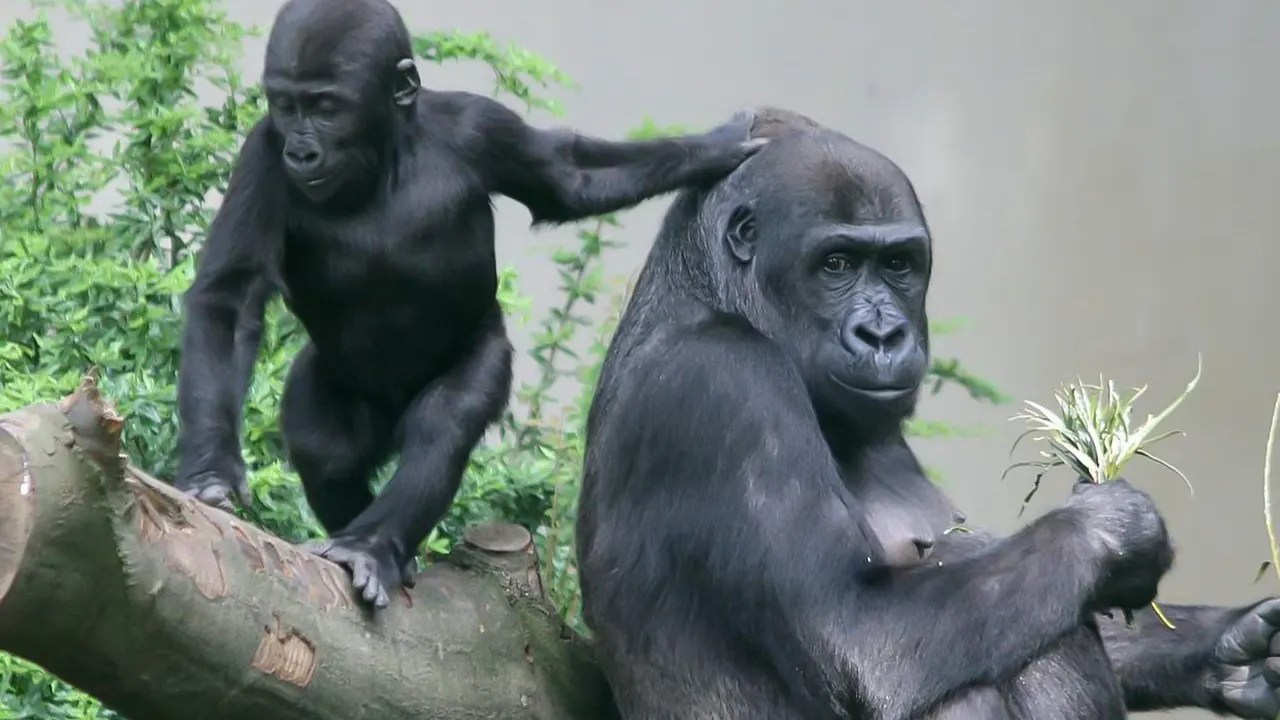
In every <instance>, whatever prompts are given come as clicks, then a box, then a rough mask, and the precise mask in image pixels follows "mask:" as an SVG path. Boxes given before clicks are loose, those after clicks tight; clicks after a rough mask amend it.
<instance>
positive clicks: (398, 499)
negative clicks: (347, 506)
mask: <svg viewBox="0 0 1280 720" xmlns="http://www.w3.org/2000/svg"><path fill="white" fill-rule="evenodd" d="M511 356H512V351H511V343H510V342H509V341H508V340H507V336H506V331H505V328H504V327H503V323H502V317H501V314H500V311H499V310H498V308H497V306H496V305H495V306H494V308H493V311H492V314H491V316H490V318H489V319H488V320H487V321H485V325H484V327H483V329H482V330H481V331H480V333H479V336H478V337H476V338H475V340H474V344H473V345H472V347H471V349H470V350H469V351H467V352H466V353H464V354H463V355H461V356H459V357H457V358H456V359H454V361H453V363H452V366H451V368H450V369H449V370H448V371H446V372H445V373H444V374H442V375H440V376H439V377H436V378H435V379H434V380H432V381H431V383H430V384H429V385H427V387H426V388H425V389H423V390H422V391H421V392H420V393H419V394H418V395H417V397H415V398H414V399H413V401H412V402H410V403H409V405H408V407H407V408H406V409H405V411H404V413H403V414H402V415H401V417H400V419H399V426H398V427H397V428H396V430H395V436H396V437H397V438H399V439H400V447H399V450H400V459H399V463H400V464H399V467H398V468H396V472H395V475H393V476H392V477H391V480H390V482H388V483H387V486H386V487H385V488H384V489H383V490H382V492H381V494H379V496H378V497H377V498H376V499H375V500H374V501H373V503H372V504H370V505H369V506H368V507H367V508H365V509H364V511H363V512H361V513H360V514H359V516H358V517H356V518H355V519H354V520H353V521H352V522H351V523H350V524H348V525H347V526H346V527H345V528H343V529H342V530H341V531H339V532H336V533H334V534H333V535H332V536H331V540H330V541H329V542H328V543H327V544H325V545H324V546H323V547H321V548H318V549H317V550H316V552H318V554H320V555H322V556H324V557H327V558H329V559H330V560H333V561H334V562H337V563H339V564H341V565H344V566H346V567H348V568H349V569H350V570H351V572H352V582H353V583H354V584H355V586H356V587H357V588H359V589H361V591H362V594H363V596H364V598H365V600H367V601H369V602H371V603H373V604H374V605H375V606H376V607H384V606H385V605H386V604H387V602H388V596H387V593H388V592H390V591H391V590H394V589H395V588H396V587H397V586H400V585H406V584H409V583H410V582H411V580H409V579H408V578H406V577H405V570H406V568H409V567H410V566H411V564H412V560H413V557H414V554H415V553H416V551H417V549H418V545H419V544H421V542H422V541H423V540H424V539H426V537H427V535H428V534H429V533H430V532H431V529H432V528H433V527H435V525H436V523H438V522H440V520H441V518H443V517H444V514H445V512H446V511H447V510H448V509H449V505H450V503H452V502H453V498H454V495H455V494H457V492H458V486H459V485H460V484H461V483H462V475H463V472H464V471H465V470H466V466H467V460H468V458H469V457H470V455H471V451H472V450H473V449H474V448H475V446H476V444H477V443H479V442H480V439H481V438H482V437H483V436H484V432H485V430H486V429H487V428H488V427H489V425H490V424H491V423H493V422H494V421H496V420H497V419H498V418H499V417H500V416H501V414H502V409H503V408H504V407H506V403H507V397H508V395H509V394H510V392H511V359H512V358H511ZM304 481H305V479H304Z"/></svg>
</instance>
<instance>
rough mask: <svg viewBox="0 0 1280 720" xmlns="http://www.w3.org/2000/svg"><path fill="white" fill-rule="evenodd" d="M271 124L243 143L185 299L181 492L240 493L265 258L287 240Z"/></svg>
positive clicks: (219, 500) (214, 500) (269, 288)
mask: <svg viewBox="0 0 1280 720" xmlns="http://www.w3.org/2000/svg"><path fill="white" fill-rule="evenodd" d="M267 122H269V120H267V119H265V118H264V119H263V120H262V121H260V122H259V123H258V125H256V126H255V127H254V128H253V130H252V131H250V133H249V136H248V137H247V138H246V139H245V142H244V145H243V146H242V147H241V149H240V156H239V159H238V160H237V163H236V167H235V169H234V170H233V171H232V173H231V179H230V182H229V183H228V187H227V192H226V195H225V197H224V198H223V201H222V205H221V207H220V208H219V209H218V213H217V215H215V216H214V219H213V223H212V224H211V225H210V228H209V235H208V239H207V240H206V242H205V246H204V251H203V257H201V259H200V265H199V268H198V270H197V271H196V277H195V280H194V282H193V283H192V284H191V287H190V289H188V290H187V293H186V295H185V296H184V298H183V301H184V304H185V306H186V323H185V327H184V328H183V334H182V358H181V364H180V366H179V369H178V417H179V427H178V447H179V452H180V456H181V457H180V459H179V467H178V473H177V478H176V479H175V485H176V486H177V487H179V488H180V489H182V490H185V491H197V492H200V493H203V491H204V489H205V488H206V487H207V488H208V490H209V491H210V492H217V493H219V494H222V493H225V490H226V489H229V488H231V487H234V488H237V489H240V490H243V488H242V484H243V475H244V470H243V464H242V463H243V461H242V459H241V456H240V440H239V417H240V404H241V403H242V402H243V400H244V395H245V393H246V392H247V390H248V387H249V383H250V380H251V378H252V373H253V364H254V361H255V359H256V357H257V350H258V342H259V339H260V337H261V329H262V320H263V314H264V312H265V308H266V303H267V301H268V300H269V299H270V297H271V296H272V295H273V294H274V286H273V285H271V284H270V283H269V282H268V281H267V280H266V278H265V276H264V275H263V273H262V271H261V269H262V265H261V263H262V258H264V257H266V255H265V253H266V252H267V251H269V250H270V249H271V245H272V244H273V243H276V244H278V243H280V242H282V240H283V236H282V228H281V226H280V223H279V218H280V217H281V216H282V214H283V213H282V212H281V209H280V208H281V206H280V205H279V204H278V202H277V201H276V200H275V199H274V198H275V196H276V195H277V194H278V193H279V188H281V187H283V180H282V179H281V178H278V177H276V175H277V174H278V170H277V169H276V167H275V166H276V165H277V164H278V163H276V162H273V160H274V158H275V157H276V154H275V153H273V150H272V148H270V147H269V145H270V143H269V141H268V139H267V125H266V123H267ZM219 481H220V482H219ZM201 499H202V500H204V501H205V502H209V503H210V504H215V505H223V506H226V501H227V500H229V498H225V497H212V496H210V497H205V496H204V495H203V494H202V495H201Z"/></svg>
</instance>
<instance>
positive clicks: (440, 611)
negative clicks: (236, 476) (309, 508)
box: [0, 377, 616, 720]
mask: <svg viewBox="0 0 1280 720" xmlns="http://www.w3.org/2000/svg"><path fill="white" fill-rule="evenodd" d="M122 426H123V420H122V419H121V418H120V417H119V416H118V415H116V414H115V412H114V411H113V410H112V409H111V408H110V407H109V405H107V404H106V403H105V402H104V401H103V400H102V399H101V398H100V397H99V395H98V391H97V386H96V383H95V381H94V380H93V378H91V377H90V378H86V380H85V382H84V383H82V384H81V386H80V388H79V389H78V390H77V391H76V392H75V393H74V394H72V395H70V396H69V397H67V398H66V399H65V400H63V401H62V402H61V403H60V404H58V405H36V406H31V407H28V408H25V409H23V410H20V411H17V412H13V413H9V414H6V415H0V649H3V650H5V651H7V652H11V653H13V654H15V655H18V656H21V657H24V658H27V659H29V660H31V661H32V662H35V663H37V664H39V665H41V666H43V667H45V668H46V669H48V670H49V671H50V672H52V673H54V674H55V675H58V676H59V677H61V678H63V679H64V680H66V681H67V682H69V683H71V684H73V685H75V686H77V687H79V688H81V689H82V690H84V691H85V692H88V693H89V694H91V695H93V696H95V697H97V698H99V699H101V700H102V701H103V702H104V703H105V704H106V705H108V706H109V707H112V708H113V709H115V710H117V711H118V712H120V713H122V714H123V715H125V716H126V717H129V718H131V719H132V720H150V719H152V718H158V719H164V718H183V719H184V720H186V719H187V718H202V719H209V720H214V719H217V718H234V719H235V720H256V719H258V718H264V719H265V718H270V719H272V720H293V719H295V718H296V719H297V720H302V719H304V718H306V719H308V720H314V719H316V718H321V719H329V718H331V719H332V720H360V719H364V718H368V719H369V720H395V719H398V718H414V719H421V718H450V719H452V718H458V719H463V718H486V719H489V718H492V719H498V718H501V719H504V720H505V719H507V718H510V719H512V720H516V719H519V720H524V719H526V718H527V719H529V720H535V719H536V720H553V719H554V720H600V719H602V718H611V717H615V716H616V713H615V711H614V710H613V707H612V704H611V699H610V696H609V692H608V689H607V685H606V683H605V681H604V679H603V677H602V676H601V675H600V673H599V671H598V669H596V668H595V666H594V665H593V664H592V663H591V660H590V657H589V653H588V648H587V647H586V645H585V643H584V642H582V641H581V638H579V637H577V636H576V635H574V634H573V633H572V632H571V631H570V630H569V629H568V628H566V627H565V626H564V624H563V623H562V622H561V621H560V618H559V617H558V616H557V615H556V613H555V611H554V610H553V609H552V608H551V606H550V604H549V603H548V602H547V601H546V599H545V597H544V595H543V592H542V587H541V582H540V578H539V575H538V568H537V556H536V554H535V553H534V552H533V549H532V543H531V538H530V536H529V533H528V532H527V531H525V530H524V529H523V528H519V527H516V526H511V525H499V526H486V527H483V528H476V529H473V532H472V533H469V534H468V537H467V542H466V543H463V544H461V545H460V546H459V547H458V548H457V549H456V550H455V551H454V553H453V554H452V555H451V556H450V559H449V560H448V561H447V562H441V563H437V564H435V565H433V566H431V567H429V568H427V569H426V570H425V571H423V572H422V573H421V575H420V577H419V580H418V584H417V587H416V588H414V589H413V590H408V591H405V592H403V593H399V594H397V595H396V596H395V597H393V598H392V603H391V605H390V607H388V608H387V609H386V610H384V611H382V612H379V613H377V615H376V616H374V615H371V614H370V613H369V612H368V611H366V610H364V609H363V607H362V606H361V605H360V604H359V603H358V602H357V600H356V598H355V597H354V595H353V594H352V592H351V590H350V582H349V580H348V578H347V574H346V573H345V571H343V570H342V569H341V568H339V567H338V566H336V565H334V564H333V563H331V562H329V561H327V560H324V559H321V558H318V557H315V556H312V555H310V554H307V553H305V552H300V551H298V550H296V549H295V548H294V547H293V546H292V545H290V544H289V543H286V542H285V541H283V540H280V539H279V538H276V537H274V536H273V535H270V534H268V533H266V532H264V531H262V530H259V529H257V528H255V527H253V526H252V525H249V524H247V523H245V522H244V521H242V520H240V519H238V518H235V517H233V516H232V515H229V514H227V513H224V512H222V511H219V510H217V509H214V508H210V507H207V506H205V505H203V504H200V503H196V502H192V501H190V500H188V499H187V498H186V497H184V496H183V495H182V494H181V493H178V492H176V491H175V490H174V489H173V488H171V487H170V486H168V485H166V484H164V483H161V482H158V481H156V480H154V479H152V478H149V477H147V476H146V475H145V474H143V473H141V472H139V471H137V470H136V469H134V468H132V467H131V466H129V465H128V463H127V461H126V459H125V458H123V457H122V456H121V455H120V450H119V448H120V444H119V440H120V432H121V429H122Z"/></svg>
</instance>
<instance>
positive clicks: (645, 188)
mask: <svg viewBox="0 0 1280 720" xmlns="http://www.w3.org/2000/svg"><path fill="white" fill-rule="evenodd" d="M468 102H469V103H470V104H471V105H472V108H471V112H472V113H473V115H472V116H471V119H470V121H469V122H471V123H474V124H475V126H476V129H477V130H478V132H474V133H471V135H472V136H473V138H475V140H476V141H477V142H479V143H480V144H481V146H482V147H481V148H480V149H479V152H478V153H477V154H478V155H479V162H478V164H479V165H480V167H481V168H482V169H483V170H482V171H483V172H484V173H485V175H486V177H487V179H488V182H489V186H490V187H489V189H490V191H491V192H495V193H497V194H499V195H505V196H507V197H509V198H511V199H513V200H515V201H517V202H519V203H520V204H522V205H524V206H525V207H527V208H528V209H529V212H530V213H531V214H532V215H533V222H534V224H543V223H563V222H570V221H573V220H578V219H581V218H584V217H590V216H593V215H601V214H604V213H609V212H614V211H617V210H621V209H624V208H628V207H631V206H633V205H636V204H638V203H640V202H643V201H645V200H648V199H649V198H652V197H655V196H657V195H662V194H664V193H668V192H672V191H674V190H677V189H679V188H681V187H684V186H686V185H690V184H695V183H700V182H708V181H712V180H716V179H718V178H720V177H722V176H723V175H725V174H726V173H728V172H730V171H731V170H733V169H734V168H736V167H737V166H738V165H739V164H740V163H741V162H742V161H743V160H745V159H746V158H747V157H749V156H750V155H751V154H752V153H754V152H755V151H756V150H757V149H758V148H759V147H760V146H761V145H762V144H763V143H764V142H766V141H764V140H749V139H748V132H749V130H750V118H749V117H746V116H743V117H738V118H735V120H734V121H731V122H730V123H728V124H726V125H723V126H721V127H719V128H716V129H715V130H712V131H711V132H708V133H705V134H697V135H687V136H683V137H675V138H662V139H654V140H639V141H630V142H613V141H609V140H602V139H598V138H593V137H590V136H587V135H582V134H580V133H577V132H574V131H572V130H567V129H556V130H542V129H538V128H534V127H531V126H529V125H527V124H526V123H525V122H524V120H523V119H522V118H521V117H520V116H519V115H517V114H516V113H515V112H513V111H512V110H510V109H508V108H507V107H506V106H504V105H502V104H501V103H499V102H497V101H494V100H490V99H488V98H485V97H481V96H471V97H469V98H468Z"/></svg>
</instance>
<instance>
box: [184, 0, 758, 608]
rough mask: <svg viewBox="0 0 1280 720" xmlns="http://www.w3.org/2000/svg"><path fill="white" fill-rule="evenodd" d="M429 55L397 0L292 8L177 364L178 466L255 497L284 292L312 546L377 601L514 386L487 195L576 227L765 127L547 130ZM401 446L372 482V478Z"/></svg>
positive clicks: (668, 183) (291, 443)
mask: <svg viewBox="0 0 1280 720" xmlns="http://www.w3.org/2000/svg"><path fill="white" fill-rule="evenodd" d="M412 55H413V49H412V47H411V45H410V39H409V33H408V31H407V30H406V28H405V25H404V22H403V20H402V19H401V17H400V15H399V13H398V12H397V11H396V10H395V9H394V8H393V7H392V6H391V5H390V4H388V3H387V2H385V0H345V1H339V0H290V2H288V3H286V4H285V5H284V7H283V8H282V9H281V10H280V12H279V14H278V15H277V17H276V21H275V23H274V26H273V27H272V30H271V35H270V38H269V41H268V45H267V51H266V68H265V73H264V78H263V86H264V89H265V91H266V96H267V101H268V103H269V106H270V115H269V116H268V117H266V118H264V119H263V120H262V121H261V122H259V123H258V124H257V125H256V126H255V127H254V128H253V129H252V131H251V132H250V133H249V136H248V138H247V139H246V140H245V142H244V146H243V147H242V148H241V150H240V157H239V160H238V161H237V165H236V168H235V170H234V172H233V174H232V177H231V181H230V187H229V188H228V189H227V192H226V197H225V199H224V200H223V204H222V207H221V209H220V210H219V211H218V214H217V217H216V218H215V219H214V221H213V225H212V228H211V229H210V233H209V238H208V242H207V244H206V246H205V251H204V257H203V258H202V260H201V263H200V267H199V271H198V273H197V275H196V279H195V282H194V283H193V285H192V287H191V289H190V290H189V292H188V293H187V296H186V308H187V313H188V315H187V326H186V330H185V335H184V337H183V346H182V366H181V371H180V376H179V398H178V406H179V415H180V420H181V435H180V438H179V444H180V451H181V466H180V469H179V472H178V476H177V478H176V481H175V484H176V485H177V486H178V487H179V488H181V489H183V490H185V491H186V492H188V493H191V494H193V495H195V496H196V497H198V498H200V499H201V500H203V501H205V502H207V503H210V504H214V505H219V506H222V507H227V508H229V507H230V501H231V498H232V497H233V496H238V498H239V500H240V502H241V503H248V502H249V500H250V498H249V495H248V489H247V485H246V482H245V470H244V464H243V460H242V458H241V454H240V448H239V432H238V426H239V416H240V407H241V404H242V403H243V400H244V394H245V391H246V389H247V387H248V384H249V379H250V377H251V375H252V371H253V365H254V361H255V357H256V355H257V352H258V341H259V337H260V334H261V327H262V321H263V311H264V307H265V304H266V302H267V301H268V300H269V299H270V298H271V297H272V296H273V295H274V294H275V293H276V292H278V291H279V292H282V294H283V296H284V299H285V302H286V303H287V304H288V307H289V308H290V309H291V310H292V311H293V312H294V313H295V314H296V315H297V317H298V318H299V320H300V321H301V323H302V325H303V326H304V327H305V328H306V331H307V334H308V336H309V340H310V343H309V344H308V345H307V346H306V347H305V348H304V349H303V350H302V351H301V353H300V354H299V355H298V357H297V358H295V360H294V362H293V366H292V368H291V370H290V373H289V377H288V381H287V385H286V388H285V393H284V399H283V403H282V405H283V408H282V412H281V414H282V425H283V430H284V439H285V444H286V446H287V452H288V456H289V459H290V461H291V462H292V464H293V466H294V467H295V468H296V469H297V471H298V473H299V474H300V475H301V477H302V483H303V486H304V488H305V490H306V496H307V500H308V502H309V503H310V505H311V508H312V509H313V510H314V511H315V514H316V516H317V517H318V518H319V520H320V522H321V523H322V524H323V525H324V527H325V529H326V530H327V531H328V533H329V540H328V541H327V542H325V543H323V544H322V545H320V546H318V547H314V548H313V550H314V551H315V552H317V553H319V554H320V555H323V556H325V557H328V558H330V559H331V560H334V561H335V562H338V563H340V564H342V565H344V566H346V567H347V568H349V570H350V571H351V573H352V581H353V583H354V585H355V587H356V588H357V590H358V591H359V592H360V594H361V595H362V597H363V598H364V600H366V601H368V602H371V603H373V604H374V605H375V606H377V607H382V606H385V605H386V604H387V602H388V596H387V593H388V592H389V591H390V590H392V589H394V588H396V587H398V586H400V585H402V584H405V585H408V584H412V582H413V578H412V573H413V568H414V559H413V558H414V553H415V551H416V550H417V547H418V545H419V543H420V542H421V541H422V540H423V538H425V537H426V536H427V534H428V533H429V532H430V531H431V529H432V527H434V525H435V524H436V523H437V522H438V521H439V520H440V518H441V517H442V516H443V514H444V513H445V511H446V510H447V509H448V506H449V504H450V503H451V502H452V499H453V497H454V494H455V493H456V491H457V488H458V485H459V483H460V481H461V477H462V473H463V470H464V468H465V464H466V461H467V457H468V455H469V454H470V452H471V450H472V449H473V448H474V446H475V445H476V443H477V442H479V440H480V438H481V436H482V435H483V433H484V430H485V428H486V427H487V426H488V425H489V424H490V423H492V422H493V421H495V420H496V419H497V418H498V417H499V415H500V413H501V411H502V409H503V407H504V406H505V404H506V402H507V398H508V394H509V390H510V384H511V347H510V345H509V343H508V341H507V336H506V332H505V329H504V325H503V318H502V313H501V311H500V309H499V306H498V303H497V301H496V299H495V291H496V289H497V272H496V267H495V260H494V239H493V233H494V220H493V212H492V208H491V206H490V196H491V195H493V194H495V193H496V194H502V195H505V196H507V197H510V198H513V199H515V200H517V201H518V202H520V203H522V204H524V205H525V206H526V207H527V208H528V209H529V211H530V212H531V214H532V216H533V220H534V223H535V224H544V223H560V222H566V221H570V220H575V219H579V218H583V217H587V216H590V215H596V214H600V213H606V212H612V211H615V210H618V209H620V208H624V207H627V206H630V205H634V204H636V203H638V202H640V201H642V200H645V199H647V198H650V197H653V196H655V195H659V194H662V193H666V192H670V191H672V190H675V189H676V188H678V187H680V186H683V185H686V184H690V183H699V182H706V181H710V180H714V179H717V178H719V177H721V176H723V175H724V174H725V173H727V172H728V171H730V170H732V169H733V168H734V167H736V166H737V165H738V164H739V163H740V162H742V161H743V160H744V159H745V158H746V157H748V156H749V155H750V154H751V153H752V152H754V151H755V150H756V149H757V148H758V146H759V145H760V142H758V141H748V139H747V134H748V125H747V124H745V121H742V120H739V121H736V122H734V123H730V124H729V125H725V126H722V127H721V128H718V129H717V130H714V131H712V132H711V133H709V134H705V135H693V136H688V137H683V138H677V139H668V140H656V141H651V142H616V143H615V142H606V141H603V140H597V139H593V138H589V137H584V136H582V135H579V134H576V133H573V132H569V131H542V130H537V129H534V128H531V127H529V126H527V125H526V124H525V123H524V122H523V121H522V120H521V119H520V117H519V116H518V115H516V114H515V113H514V112H512V111H510V110H508V109H506V108H505V107H504V106H502V105H501V104H499V103H497V102H495V101H492V100H489V99H487V98H484V97H482V96H478V95H473V94H470V93H465V92H433V91H428V90H426V89H423V88H421V87H420V84H419V77H418V72H417V70H416V68H415V66H414V62H413V59H412ZM393 453H398V454H399V467H398V468H397V471H396V473H395V475H394V476H393V477H392V479H391V481H390V483H389V484H388V485H387V486H386V489H385V490H384V491H383V492H382V493H381V494H380V496H379V497H378V498H377V499H376V500H375V499H374V497H373V495H372V492H371V490H370V487H369V481H370V479H371V477H372V475H373V473H374V471H375V469H376V468H377V467H378V466H379V465H380V464H381V463H383V462H384V461H385V460H387V459H388V458H389V457H390V456H391V455H392V454H393Z"/></svg>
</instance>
